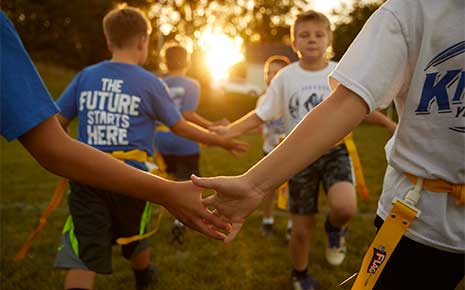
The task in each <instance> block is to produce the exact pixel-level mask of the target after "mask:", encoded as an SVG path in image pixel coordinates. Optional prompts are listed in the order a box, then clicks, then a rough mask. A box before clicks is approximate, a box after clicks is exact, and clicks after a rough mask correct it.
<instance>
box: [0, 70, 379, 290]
mask: <svg viewBox="0 0 465 290" xmlns="http://www.w3.org/2000/svg"><path fill="white" fill-rule="evenodd" d="M39 70H40V72H41V74H42V76H43V77H44V81H45V83H46V84H47V86H48V87H49V89H50V91H51V93H52V95H53V96H54V97H57V96H58V95H59V94H60V92H61V91H62V90H63V89H64V87H65V86H66V84H67V83H68V82H69V81H70V79H71V78H72V77H73V74H74V73H73V72H70V71H66V70H63V69H60V68H57V67H54V66H45V65H41V66H39ZM255 101H256V99H253V98H249V97H245V96H229V95H227V96H210V97H207V98H205V99H203V100H202V102H201V105H200V112H201V113H203V114H204V115H206V116H208V117H210V118H213V119H215V118H220V117H223V116H225V117H228V118H230V119H231V120H234V119H235V118H237V117H239V116H241V115H242V114H244V113H246V112H248V111H249V110H251V109H252V108H253V107H254V104H255ZM74 131H75V125H74ZM355 136H356V137H355V138H356V143H357V145H358V148H359V151H360V152H361V159H362V164H363V165H364V169H365V176H366V179H367V183H368V187H369V189H370V197H369V198H368V200H366V201H359V214H358V215H357V216H356V217H355V218H354V219H353V221H352V222H351V226H350V228H351V230H350V234H349V236H348V245H349V250H348V255H347V258H346V260H345V262H344V263H343V265H342V266H340V267H337V268H336V267H332V266H330V265H328V264H327V263H326V261H325V257H324V245H325V236H324V234H323V233H324V231H323V228H322V224H323V221H324V214H325V212H327V207H326V205H325V201H324V198H322V199H321V207H320V212H321V214H320V216H319V219H318V224H317V231H316V234H315V239H314V241H313V244H312V250H311V253H310V255H311V264H310V272H311V273H312V274H314V275H315V276H316V277H318V279H319V280H320V281H321V283H322V285H323V289H337V287H336V286H337V284H338V283H339V282H341V281H343V280H344V279H345V278H346V277H347V276H349V275H351V274H352V273H354V272H355V271H357V270H358V267H359V264H360V261H361V258H362V256H363V253H364V251H365V249H366V247H367V246H368V244H369V242H370V240H371V238H372V237H373V234H374V228H373V226H372V219H373V217H374V213H375V209H376V201H377V198H378V196H379V194H380V190H381V183H382V179H383V174H384V170H385V167H386V161H385V158H384V151H383V146H384V144H385V142H386V141H387V139H388V135H387V132H386V131H385V130H384V129H379V128H376V127H373V126H369V125H362V126H360V127H359V128H357V130H356V135H355ZM243 139H244V140H246V141H247V142H249V143H250V144H251V150H250V152H248V153H247V154H246V155H244V156H241V157H239V158H235V157H233V156H232V155H230V154H229V153H227V152H225V151H223V150H221V149H216V148H205V149H204V150H203V151H202V155H201V172H202V175H204V176H213V175H233V174H239V173H242V172H244V171H245V170H246V169H248V168H249V167H250V166H251V165H253V164H254V163H255V162H257V161H258V160H259V159H260V158H261V157H262V155H261V154H262V153H261V138H260V136H258V135H250V136H245V137H244V138H243ZM0 154H1V196H0V198H1V199H0V202H1V204H0V205H1V208H0V210H1V215H0V216H1V232H0V235H1V236H0V242H1V276H0V279H1V282H0V283H1V284H0V286H1V287H0V288H1V289H4V290H22V289H43V290H47V289H63V286H62V285H63V279H64V272H62V271H56V270H54V269H53V262H54V257H55V253H56V249H57V247H58V242H59V236H60V232H61V228H62V226H63V224H64V221H65V218H66V216H67V205H66V201H63V202H62V204H61V206H60V207H59V208H58V209H57V210H56V211H55V212H54V213H53V215H52V216H51V218H50V219H49V221H48V224H47V226H46V228H45V230H44V231H43V232H42V233H41V235H40V236H39V237H38V238H37V240H36V241H35V242H34V244H33V246H32V248H31V250H30V251H29V253H28V256H27V257H26V259H25V260H24V261H22V262H19V263H17V262H13V258H14V256H15V254H16V252H17V251H18V250H19V248H20V247H21V244H22V243H23V242H24V241H25V240H26V238H27V236H28V235H29V233H30V232H31V231H32V230H33V228H34V227H35V226H36V225H37V223H38V217H39V216H40V214H41V212H42V210H43V209H44V208H45V207H46V206H47V203H48V201H49V199H50V197H51V194H52V191H53V188H54V186H55V184H56V183H57V181H58V178H57V177H56V176H53V175H52V174H50V173H48V172H46V171H45V170H44V169H42V168H41V167H40V166H39V165H38V164H37V163H36V162H35V161H34V160H33V159H32V158H31V157H30V155H29V154H28V153H27V152H26V151H25V150H24V149H23V148H22V147H21V146H20V144H19V143H18V142H12V143H6V142H5V141H4V140H1V142H0ZM275 219H276V220H277V229H278V232H277V234H276V235H275V236H274V237H272V238H264V237H262V236H261V234H260V230H259V229H260V222H261V214H260V212H259V211H258V212H256V213H254V214H253V215H252V216H251V218H250V219H249V220H248V222H247V224H246V225H245V227H244V229H243V231H242V232H241V234H240V235H239V236H238V238H237V240H236V241H234V242H233V243H232V244H230V245H223V244H222V243H221V242H218V241H213V240H209V239H208V238H206V237H204V236H202V235H200V234H197V233H195V232H193V231H188V232H187V234H186V241H185V243H184V244H183V245H179V244H172V243H171V242H170V240H171V233H170V230H171V225H172V217H166V216H165V218H164V219H163V221H162V224H161V228H160V230H159V232H158V233H157V235H156V236H154V237H152V238H151V245H152V247H153V251H152V259H153V261H154V262H155V264H156V265H157V266H158V268H159V269H160V279H159V283H158V285H157V288H156V289H166V290H175V289H177V290H178V289H184V290H190V289H192V290H194V289H195V290H214V289H221V290H252V289H256V290H260V289H266V290H278V289H279V290H282V289H291V284H290V276H289V274H290V269H291V264H290V260H289V258H288V252H287V243H286V241H285V238H284V231H285V227H286V222H287V218H286V213H284V212H282V211H277V212H276V218H275ZM119 253H120V252H119V249H118V248H116V247H115V249H114V255H113V271H114V274H113V275H111V276H97V279H96V284H95V289H100V290H103V289H114V290H123V289H133V278H132V272H131V271H130V270H129V267H128V264H127V262H126V261H125V260H124V259H123V258H121V257H120V254H119ZM338 289H343V288H338ZM344 289H350V287H348V286H347V287H345V288H344Z"/></svg>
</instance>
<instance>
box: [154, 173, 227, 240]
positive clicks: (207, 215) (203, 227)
mask: <svg viewBox="0 0 465 290" xmlns="http://www.w3.org/2000/svg"><path fill="white" fill-rule="evenodd" d="M171 185H172V186H171V187H170V188H169V191H170V193H169V195H168V197H167V200H166V201H165V202H163V206H164V207H165V208H166V209H167V210H168V211H169V212H170V213H171V214H173V215H174V216H175V217H176V218H177V219H178V220H180V221H181V222H182V223H183V224H185V225H186V226H188V227H190V228H192V229H194V230H196V231H198V232H200V233H202V234H204V235H207V236H209V237H211V238H214V239H218V240H223V239H224V238H225V234H223V233H222V231H223V232H226V233H229V232H230V231H231V225H230V224H228V223H227V222H225V221H224V220H223V219H222V218H221V217H220V216H219V215H218V214H215V213H214V212H211V211H209V210H208V208H207V207H206V206H205V205H203V204H202V189H201V188H199V187H197V186H195V185H194V184H193V183H192V182H191V181H185V182H172V183H171Z"/></svg>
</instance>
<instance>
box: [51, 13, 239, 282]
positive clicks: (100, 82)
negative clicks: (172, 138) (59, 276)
mask: <svg viewBox="0 0 465 290" xmlns="http://www.w3.org/2000/svg"><path fill="white" fill-rule="evenodd" d="M103 29H104V33H105V37H106V40H107V43H108V47H109V49H110V51H111V52H112V59H111V60H110V61H103V62H100V63H98V64H95V65H93V66H90V67H88V68H86V69H84V70H83V71H81V72H80V73H79V74H78V75H77V76H76V77H75V78H74V79H73V81H72V82H71V83H70V84H69V86H68V87H67V89H66V90H65V91H64V92H63V94H62V95H61V97H60V98H59V100H58V101H57V104H58V106H59V107H60V109H61V113H60V114H59V115H58V119H59V121H60V123H61V124H62V126H63V127H64V128H67V126H68V124H69V122H70V121H71V120H72V119H73V118H75V117H76V116H77V117H78V118H79V121H80V122H79V134H78V139H79V140H80V141H81V142H84V143H87V144H89V145H91V146H93V147H95V148H97V149H99V150H102V151H104V152H107V153H109V154H111V155H113V156H114V157H115V158H117V159H120V160H122V161H124V162H126V163H127V164H129V165H131V166H133V167H135V168H138V169H140V170H144V171H146V170H147V168H146V166H145V162H146V161H147V158H148V156H151V155H152V154H153V147H154V145H153V139H154V129H155V122H156V121H161V122H163V123H164V124H166V125H167V126H168V127H170V128H172V130H173V131H174V132H176V133H178V134H181V135H184V136H186V137H188V138H193V139H196V140H198V141H201V142H204V143H207V144H216V145H219V146H222V147H224V148H226V149H228V150H238V151H241V150H243V149H244V146H243V144H241V143H237V142H234V141H231V140H227V139H224V138H219V137H218V136H216V135H213V134H211V133H209V132H208V131H206V130H204V129H200V128H199V127H196V126H193V125H191V124H190V123H188V122H186V121H185V120H184V119H183V118H182V117H181V116H180V114H179V112H178V111H177V110H176V108H175V106H174V104H173V102H172V100H171V98H170V97H169V93H168V91H167V88H166V86H165V84H164V83H163V82H162V81H161V80H160V79H158V78H157V77H156V76H155V75H153V74H152V73H150V72H148V71H146V70H144V69H143V68H142V67H141V65H142V64H144V62H145V61H146V59H147V51H148V37H149V35H150V32H151V26H150V22H149V21H148V19H147V18H146V17H145V15H144V14H143V12H141V11H140V10H139V9H136V8H132V7H125V8H117V9H114V10H112V11H110V12H109V13H108V14H107V15H106V16H105V17H104V19H103ZM70 189H71V193H70V195H69V198H68V205H69V208H70V214H71V216H70V218H69V219H68V221H67V222H66V225H65V228H64V230H63V237H62V245H61V247H60V249H59V252H58V255H57V259H56V267H57V268H66V269H70V270H69V271H68V273H67V275H66V280H65V289H92V287H93V281H94V276H95V273H101V274H110V273H111V271H112V269H111V250H112V244H113V243H114V242H115V240H116V239H117V238H119V237H129V236H135V235H139V234H143V233H144V231H145V230H146V227H147V224H148V222H149V220H150V204H147V203H145V202H144V201H142V200H138V199H133V198H129V197H123V196H120V195H115V194H113V193H112V192H108V191H103V190H101V189H97V188H93V187H88V186H86V185H83V184H80V183H77V182H74V181H71V182H70ZM122 254H123V256H124V257H125V258H126V259H129V260H130V261H131V267H132V269H133V271H134V276H135V280H136V289H137V290H140V289H147V288H148V287H149V285H150V284H152V283H153V282H154V280H155V278H156V268H155V267H154V266H153V265H152V264H150V251H149V248H148V241H147V240H146V239H145V240H141V241H138V242H132V243H129V244H127V245H123V246H122Z"/></svg>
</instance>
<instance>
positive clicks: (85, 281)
mask: <svg viewBox="0 0 465 290" xmlns="http://www.w3.org/2000/svg"><path fill="white" fill-rule="evenodd" d="M94 279H95V272H93V271H88V270H82V269H71V270H69V271H68V273H66V278H65V289H89V290H90V289H93V288H94Z"/></svg>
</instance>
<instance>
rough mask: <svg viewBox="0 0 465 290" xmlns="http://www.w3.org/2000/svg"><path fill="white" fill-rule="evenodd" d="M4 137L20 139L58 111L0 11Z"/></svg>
mask: <svg viewBox="0 0 465 290" xmlns="http://www.w3.org/2000/svg"><path fill="white" fill-rule="evenodd" d="M0 22H1V32H0V33H1V35H0V45H1V48H0V58H1V68H0V78H1V90H0V107H1V121H0V135H2V136H3V137H5V138H6V139H7V140H8V141H11V140H13V139H16V138H18V137H19V136H21V135H23V134H24V133H26V132H27V131H29V130H30V129H32V128H34V127H35V126H37V125H38V124H39V123H41V122H42V121H44V120H45V119H47V118H49V117H50V116H52V115H54V114H56V113H57V112H58V108H57V107H56V105H55V103H54V102H53V100H52V98H51V97H50V94H49V93H48V91H47V89H46V88H45V85H44V83H43V82H42V79H41V78H40V76H39V74H38V72H37V70H36V68H35V67H34V65H33V64H32V61H31V59H30V57H29V55H28V54H27V52H26V50H25V49H24V46H23V44H22V43H21V40H20V38H19V36H18V33H17V32H16V29H15V28H14V26H13V24H12V23H11V21H10V20H9V19H8V18H7V17H6V15H5V14H4V13H3V12H2V11H0Z"/></svg>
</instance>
